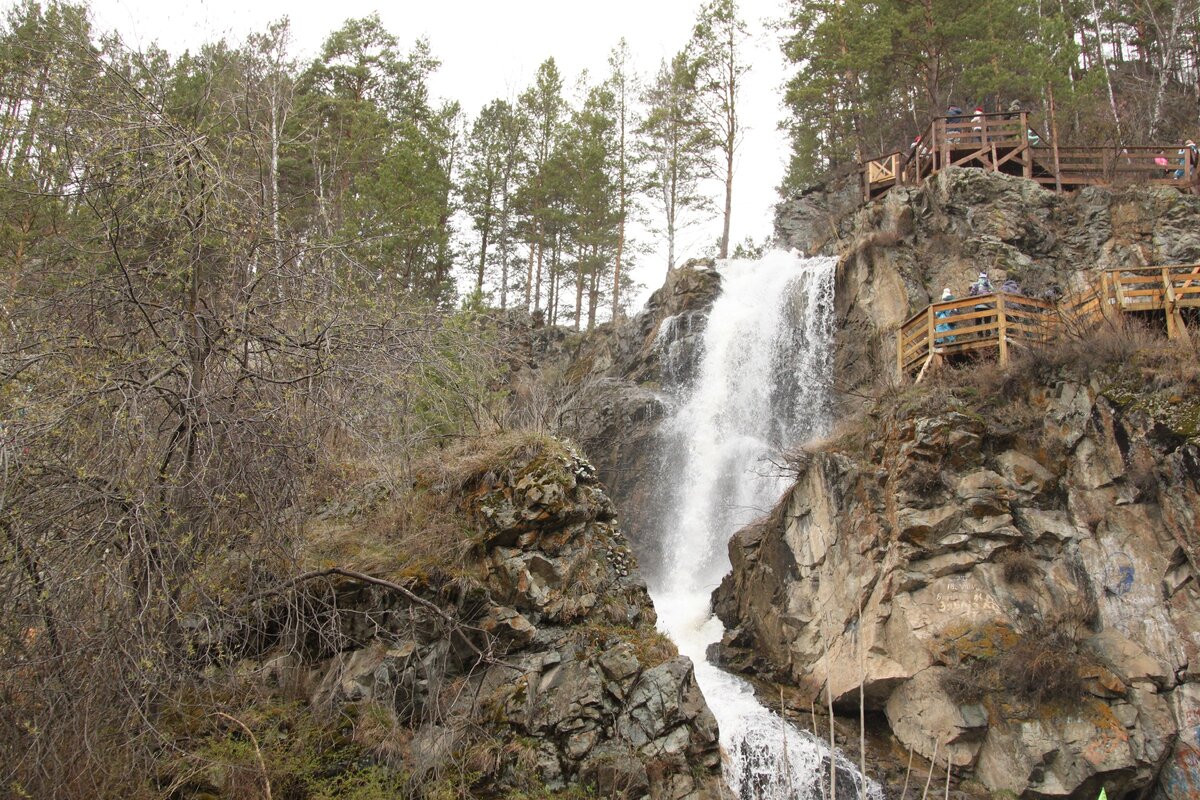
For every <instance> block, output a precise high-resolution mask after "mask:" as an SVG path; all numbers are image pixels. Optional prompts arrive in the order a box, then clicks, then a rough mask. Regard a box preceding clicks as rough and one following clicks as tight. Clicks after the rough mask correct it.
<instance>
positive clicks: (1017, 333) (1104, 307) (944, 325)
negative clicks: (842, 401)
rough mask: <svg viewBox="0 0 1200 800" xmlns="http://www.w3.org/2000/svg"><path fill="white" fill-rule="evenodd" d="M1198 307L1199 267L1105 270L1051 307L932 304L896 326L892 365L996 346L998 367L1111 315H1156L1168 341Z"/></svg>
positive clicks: (983, 299)
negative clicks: (1023, 349)
mask: <svg viewBox="0 0 1200 800" xmlns="http://www.w3.org/2000/svg"><path fill="white" fill-rule="evenodd" d="M1189 308H1195V309H1200V265H1198V264H1186V265H1184V264H1179V265H1171V266H1165V267H1162V266H1160V267H1131V268H1127V269H1111V270H1105V271H1104V272H1102V273H1101V274H1100V279H1099V280H1098V281H1097V282H1096V283H1094V284H1092V285H1089V286H1088V287H1086V288H1085V289H1083V290H1082V291H1080V292H1077V293H1074V294H1072V295H1070V296H1068V297H1065V298H1063V299H1062V300H1060V301H1059V302H1057V303H1054V302H1050V301H1048V300H1040V299H1036V298H1032V297H1024V296H1022V295H1019V294H1009V293H1007V292H995V293H993V294H987V295H980V296H978V297H966V298H962V299H959V300H947V301H944V302H938V303H932V304H930V305H929V306H927V307H926V308H925V309H923V310H922V311H919V312H917V313H916V314H913V315H912V316H911V317H909V318H908V320H906V321H905V322H904V324H903V325H901V326H900V330H899V331H898V333H897V338H896V367H897V370H898V372H899V374H900V375H902V376H903V375H908V374H910V373H912V372H913V371H919V374H918V376H917V379H918V380H920V377H921V376H922V375H923V374H924V372H925V370H926V369H927V368H928V367H929V365H930V364H932V363H933V361H934V359H935V358H944V357H949V356H953V355H955V354H961V353H966V352H969V351H973V350H980V349H986V348H996V349H997V350H998V351H999V358H1000V363H1001V364H1007V363H1008V355H1009V348H1010V347H1011V346H1013V345H1017V346H1022V345H1030V344H1041V343H1045V342H1047V341H1049V340H1051V339H1052V338H1054V337H1055V336H1057V335H1059V334H1060V333H1062V332H1076V333H1078V332H1082V331H1084V330H1087V329H1090V328H1094V327H1096V326H1097V325H1098V324H1100V323H1101V322H1103V320H1104V319H1105V317H1106V316H1107V315H1108V314H1110V313H1139V312H1155V313H1157V312H1162V313H1163V314H1165V316H1166V324H1167V336H1168V337H1169V338H1172V339H1175V338H1183V337H1186V336H1187V335H1188V334H1187V328H1186V326H1185V324H1184V318H1183V315H1182V313H1181V312H1182V311H1183V310H1184V309H1189Z"/></svg>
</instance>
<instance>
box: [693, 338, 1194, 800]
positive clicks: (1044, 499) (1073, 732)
mask: <svg viewBox="0 0 1200 800" xmlns="http://www.w3.org/2000/svg"><path fill="white" fill-rule="evenodd" d="M1116 347H1117V350H1118V352H1115V353H1112V354H1110V356H1111V357H1110V358H1109V359H1108V362H1107V363H1103V364H1095V363H1093V364H1088V363H1086V361H1087V359H1088V358H1089V356H1087V355H1084V354H1086V353H1087V352H1088V351H1089V350H1092V349H1094V346H1093V345H1084V346H1081V347H1080V349H1079V351H1078V353H1077V354H1076V355H1075V356H1072V358H1078V359H1082V360H1083V362H1084V363H1082V364H1080V363H1076V364H1074V365H1068V364H1064V363H1058V362H1056V363H1054V364H1047V363H1044V362H1043V363H1039V364H1034V363H1026V364H1025V366H1024V369H1025V370H1026V374H1024V375H1021V374H1017V375H1015V376H1014V375H1009V376H1007V377H1005V376H1003V375H1000V376H998V377H994V378H993V379H991V382H988V381H987V380H983V379H980V382H975V383H970V382H968V383H967V384H965V385H957V386H956V385H952V384H935V385H933V386H931V387H917V388H914V389H910V390H909V391H908V392H907V393H904V394H901V395H900V396H899V397H897V398H894V399H893V400H892V401H889V402H885V403H883V404H882V405H881V406H879V407H878V408H877V409H876V410H875V411H874V413H873V415H872V416H869V417H867V418H864V419H863V420H861V421H859V422H858V423H857V424H855V425H854V426H852V427H850V428H848V429H844V430H845V431H846V432H845V433H844V435H843V436H841V437H840V438H838V439H837V440H835V441H832V442H829V443H825V444H822V445H816V446H814V447H812V448H810V449H809V450H808V451H806V452H804V453H801V454H798V455H797V456H796V459H795V461H794V463H795V467H796V469H797V472H798V476H797V482H796V484H795V486H794V487H793V488H792V489H791V490H790V491H789V492H788V493H787V494H786V495H785V496H784V497H783V499H782V500H781V501H780V503H779V505H778V506H777V507H776V508H775V510H774V511H773V513H772V514H771V515H770V516H769V517H768V518H767V519H765V520H763V521H761V522H760V523H759V524H756V525H754V526H751V527H750V528H748V529H746V530H744V531H742V532H741V533H739V534H738V535H737V536H736V537H735V539H734V540H733V541H732V542H731V544H730V556H731V559H732V562H733V571H732V573H731V574H730V575H729V576H728V577H727V578H726V580H725V581H724V582H723V583H722V585H721V587H720V588H719V589H718V590H717V592H716V593H715V595H714V604H715V607H716V610H717V612H718V614H719V615H720V617H721V619H722V620H723V621H724V622H725V624H726V626H727V630H728V632H727V634H726V636H725V639H724V641H723V643H722V645H721V646H720V653H719V656H720V657H721V658H722V659H723V660H724V661H725V663H727V664H728V665H730V666H731V667H734V668H739V669H741V670H743V671H745V672H748V673H751V674H758V675H760V676H762V677H765V678H769V679H774V680H778V681H781V682H784V683H791V684H795V685H798V686H800V687H801V688H802V689H803V690H804V691H805V692H806V693H807V694H808V695H809V696H811V697H823V692H824V687H825V686H826V684H828V689H829V691H830V692H831V693H832V695H833V697H834V700H835V703H837V704H839V705H840V706H841V707H843V708H847V709H848V708H857V706H858V697H859V691H860V688H861V691H862V693H863V696H864V699H865V705H866V707H867V708H868V709H870V710H875V711H878V712H881V713H882V714H883V715H884V716H885V718H886V723H887V726H888V728H889V729H890V731H891V732H892V733H893V734H894V735H895V737H896V738H897V739H898V740H899V742H900V743H901V744H902V745H903V746H904V747H906V748H910V749H911V750H912V751H915V752H916V753H917V754H919V755H921V756H923V757H925V758H926V759H929V758H933V757H934V753H935V751H936V752H937V754H938V755H937V758H938V759H939V760H942V759H944V758H946V757H947V756H948V757H949V758H950V760H951V762H952V763H953V764H954V765H955V767H957V768H958V775H959V777H960V779H961V778H963V777H970V778H973V779H975V780H977V781H978V782H979V783H980V784H982V786H983V787H985V788H986V789H987V790H989V791H991V792H1011V793H1013V794H1016V795H1020V796H1023V797H1030V798H1032V797H1047V796H1054V797H1063V796H1073V797H1080V798H1084V797H1087V798H1091V797H1095V795H1096V793H1097V792H1098V791H1099V789H1100V788H1101V786H1103V787H1106V788H1107V791H1108V793H1109V796H1116V797H1119V796H1122V795H1127V796H1133V795H1134V794H1138V795H1139V796H1142V797H1144V796H1146V795H1145V794H1140V793H1143V792H1145V791H1148V790H1150V789H1152V788H1157V790H1158V791H1159V792H1160V793H1161V796H1162V797H1164V798H1169V799H1170V800H1182V798H1185V797H1194V796H1195V791H1196V790H1195V787H1197V786H1200V756H1197V753H1200V749H1198V748H1200V739H1198V737H1200V729H1198V728H1197V723H1198V722H1200V586H1197V581H1196V575H1197V567H1198V562H1197V558H1198V557H1200V549H1198V547H1200V447H1198V446H1197V442H1198V439H1197V433H1200V430H1198V428H1197V425H1196V419H1194V417H1195V416H1196V415H1197V414H1198V413H1200V406H1198V405H1197V401H1196V397H1197V388H1200V387H1198V385H1197V384H1200V381H1198V380H1197V374H1198V371H1197V368H1196V366H1195V364H1196V362H1195V354H1194V351H1186V350H1185V351H1182V352H1174V353H1173V354H1172V355H1170V356H1169V357H1166V356H1165V357H1164V358H1165V359H1166V360H1165V361H1163V362H1161V363H1159V362H1155V363H1156V364H1158V366H1151V365H1150V363H1149V362H1150V361H1152V360H1153V359H1152V358H1150V357H1149V356H1146V355H1145V354H1139V353H1138V352H1137V351H1136V350H1135V349H1133V348H1130V347H1126V348H1124V349H1122V347H1121V346H1120V345H1119V344H1118V345H1117V346H1116ZM1046 358H1047V359H1049V360H1053V359H1050V357H1048V356H1047V357H1046ZM1061 358H1063V359H1066V358H1067V356H1061ZM1176 359H1178V360H1176ZM1164 364H1165V365H1166V366H1164Z"/></svg>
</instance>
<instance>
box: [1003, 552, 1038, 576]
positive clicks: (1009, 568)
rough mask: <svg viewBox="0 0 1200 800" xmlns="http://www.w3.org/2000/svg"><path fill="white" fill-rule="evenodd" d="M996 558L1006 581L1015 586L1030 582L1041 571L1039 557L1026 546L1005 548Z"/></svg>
mask: <svg viewBox="0 0 1200 800" xmlns="http://www.w3.org/2000/svg"><path fill="white" fill-rule="evenodd" d="M996 560H997V562H999V564H1000V567H1001V570H1002V574H1003V575H1004V580H1005V582H1006V583H1009V584H1012V585H1014V586H1023V585H1026V584H1028V583H1029V582H1030V581H1031V580H1033V578H1034V577H1036V576H1037V574H1038V572H1039V569H1038V563H1037V559H1035V558H1034V557H1033V554H1032V553H1030V552H1029V551H1028V550H1026V549H1025V548H1024V547H1015V548H1013V549H1011V550H1005V551H1004V552H1003V553H1001V554H1000V556H999V557H998V558H997V559H996Z"/></svg>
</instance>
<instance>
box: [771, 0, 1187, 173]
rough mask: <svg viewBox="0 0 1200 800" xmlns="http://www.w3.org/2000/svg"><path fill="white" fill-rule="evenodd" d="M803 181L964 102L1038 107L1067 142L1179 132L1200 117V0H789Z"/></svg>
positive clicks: (795, 151) (791, 121)
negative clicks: (1051, 114) (1052, 113)
mask: <svg viewBox="0 0 1200 800" xmlns="http://www.w3.org/2000/svg"><path fill="white" fill-rule="evenodd" d="M783 33H784V36H785V39H784V44H783V47H784V53H785V56H786V57H787V59H788V60H789V62H790V63H791V64H792V65H793V69H794V72H793V74H792V76H791V78H790V80H789V81H788V84H787V87H786V104H787V107H788V110H789V118H788V120H787V121H786V123H785V125H786V127H787V129H788V130H789V132H790V135H791V139H792V160H791V164H790V167H789V170H788V175H787V177H786V179H785V181H784V187H785V190H792V189H795V188H797V187H799V186H801V185H803V184H805V183H806V182H810V181H812V180H814V179H815V178H817V177H818V176H819V175H821V174H823V173H825V172H827V171H829V170H830V169H834V168H836V167H838V166H839V165H843V164H847V163H849V162H853V161H859V160H862V158H864V157H871V156H876V155H880V154H883V153H886V152H890V151H892V150H897V149H902V148H904V147H906V146H907V145H908V143H909V142H911V141H912V139H913V137H914V136H916V135H917V134H919V133H921V132H922V130H923V129H924V128H925V126H926V124H927V122H928V120H929V118H930V117H931V116H935V115H939V114H944V113H945V110H946V108H947V107H948V106H949V105H951V104H954V105H957V106H959V107H961V108H963V109H966V110H967V111H970V109H972V108H974V107H975V106H976V105H979V106H982V107H983V108H984V110H985V111H1005V110H1008V109H1009V108H1010V107H1011V105H1012V104H1013V103H1014V102H1016V103H1017V104H1019V105H1020V106H1021V107H1022V108H1024V109H1025V110H1027V111H1034V112H1038V114H1039V116H1040V119H1039V124H1042V122H1044V120H1045V117H1046V115H1047V114H1048V113H1049V110H1050V109H1049V106H1050V100H1051V98H1053V99H1054V101H1055V110H1056V122H1057V128H1058V131H1059V136H1060V139H1061V141H1062V143H1064V144H1091V145H1099V144H1108V145H1117V146H1126V145H1135V144H1149V143H1159V142H1163V143H1181V142H1182V141H1183V140H1184V139H1185V138H1194V137H1195V136H1196V134H1197V129H1198V127H1200V4H1198V3H1197V2H1196V0H1132V2H1130V1H1129V0H1061V1H1056V0H987V2H965V1H964V0H848V1H847V2H840V0H839V1H838V2H826V1H825V0H791V2H789V3H788V13H787V17H786V20H785V21H784V23H783Z"/></svg>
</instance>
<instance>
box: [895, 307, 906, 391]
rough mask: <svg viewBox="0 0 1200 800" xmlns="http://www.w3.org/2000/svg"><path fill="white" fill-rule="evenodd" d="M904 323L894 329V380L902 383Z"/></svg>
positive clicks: (903, 376)
mask: <svg viewBox="0 0 1200 800" xmlns="http://www.w3.org/2000/svg"><path fill="white" fill-rule="evenodd" d="M904 378H905V375H904V323H903V322H902V323H900V327H899V328H897V329H896V379H897V380H898V381H900V383H904Z"/></svg>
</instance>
